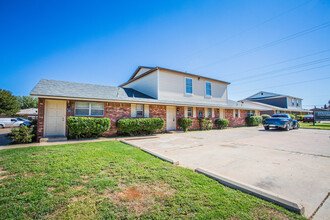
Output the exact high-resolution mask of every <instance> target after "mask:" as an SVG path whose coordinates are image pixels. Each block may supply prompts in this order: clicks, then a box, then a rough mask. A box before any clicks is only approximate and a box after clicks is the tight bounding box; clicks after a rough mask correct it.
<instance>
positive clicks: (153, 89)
mask: <svg viewBox="0 0 330 220" xmlns="http://www.w3.org/2000/svg"><path fill="white" fill-rule="evenodd" d="M124 88H132V89H135V90H137V91H139V92H142V93H144V94H146V95H149V96H151V97H153V98H158V72H157V71H156V72H153V73H150V74H148V75H147V76H144V77H142V78H140V79H138V80H135V81H133V82H131V83H129V84H127V85H125V86H124Z"/></svg>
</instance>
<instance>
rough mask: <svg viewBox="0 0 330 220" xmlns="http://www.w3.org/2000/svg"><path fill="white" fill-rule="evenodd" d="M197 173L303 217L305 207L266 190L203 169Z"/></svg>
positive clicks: (198, 169)
mask: <svg viewBox="0 0 330 220" xmlns="http://www.w3.org/2000/svg"><path fill="white" fill-rule="evenodd" d="M195 171H196V172H197V173H201V174H204V175H205V176H207V177H210V178H212V179H214V180H216V181H218V182H219V183H221V184H222V185H224V186H227V187H229V188H232V189H236V190H240V191H242V192H244V193H247V194H250V195H253V196H255V197H258V198H260V199H263V200H266V201H268V202H272V203H274V204H276V205H279V206H282V207H283V208H285V209H287V210H289V211H292V212H295V213H298V214H301V215H303V214H304V207H303V206H301V205H299V204H297V203H294V202H291V201H289V200H287V199H284V198H281V197H279V196H277V195H274V194H272V193H270V192H267V191H265V190H262V189H259V188H257V187H254V186H249V185H245V184H242V183H240V182H237V181H234V180H231V179H229V178H227V177H223V176H220V175H217V174H214V173H212V172H209V171H206V170H204V169H201V168H197V169H195Z"/></svg>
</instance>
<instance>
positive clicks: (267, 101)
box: [242, 91, 311, 115]
mask: <svg viewBox="0 0 330 220" xmlns="http://www.w3.org/2000/svg"><path fill="white" fill-rule="evenodd" d="M242 101H243V102H248V103H251V104H255V105H259V106H261V107H264V108H268V110H263V111H261V112H260V113H261V114H270V115H272V114H275V113H290V114H296V115H300V114H308V113H310V112H311V111H309V110H306V109H303V108H302V99H301V98H297V97H293V96H288V95H281V94H276V93H271V92H264V91H260V92H258V93H256V94H254V95H252V96H250V97H247V98H246V99H244V100H242Z"/></svg>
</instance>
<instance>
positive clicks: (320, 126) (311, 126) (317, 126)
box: [299, 122, 330, 130]
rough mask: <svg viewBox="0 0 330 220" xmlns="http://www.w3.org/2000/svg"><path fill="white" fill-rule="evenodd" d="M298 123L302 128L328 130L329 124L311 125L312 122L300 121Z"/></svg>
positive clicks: (329, 128)
mask: <svg viewBox="0 0 330 220" xmlns="http://www.w3.org/2000/svg"><path fill="white" fill-rule="evenodd" d="M299 124H300V127H302V128H314V129H322V130H330V124H323V123H322V124H321V123H315V126H313V123H303V122H300V123H299Z"/></svg>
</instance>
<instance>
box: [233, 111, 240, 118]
mask: <svg viewBox="0 0 330 220" xmlns="http://www.w3.org/2000/svg"><path fill="white" fill-rule="evenodd" d="M234 117H235V118H238V117H239V115H238V109H235V110H234Z"/></svg>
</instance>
